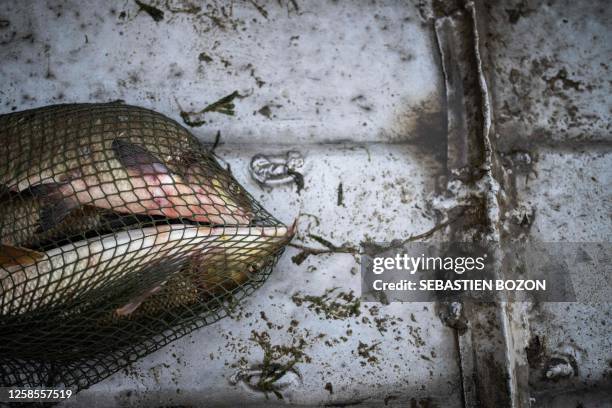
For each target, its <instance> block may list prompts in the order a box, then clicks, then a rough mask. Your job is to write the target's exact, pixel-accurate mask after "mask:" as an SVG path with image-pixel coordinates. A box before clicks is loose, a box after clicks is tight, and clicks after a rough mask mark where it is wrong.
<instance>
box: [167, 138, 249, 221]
mask: <svg viewBox="0 0 612 408" xmlns="http://www.w3.org/2000/svg"><path fill="white" fill-rule="evenodd" d="M171 167H173V168H174V170H175V171H176V173H177V174H179V175H180V176H181V177H182V179H183V180H184V182H185V183H186V185H187V187H188V188H189V189H190V190H191V191H193V192H194V193H195V196H196V199H197V201H198V202H199V203H202V204H203V205H204V207H205V209H206V210H207V211H206V213H207V215H208V217H209V218H210V221H211V222H212V223H213V224H217V225H249V224H251V222H252V221H253V219H254V218H255V212H256V210H257V209H256V208H255V204H253V203H254V200H253V198H252V197H251V196H250V194H249V193H248V192H247V191H246V190H245V189H244V187H242V186H241V185H240V184H239V183H238V182H237V181H236V179H235V178H234V176H233V175H232V173H231V172H230V171H229V170H228V169H225V168H223V167H221V166H220V165H219V163H218V162H217V161H216V160H215V158H214V157H213V156H212V154H211V153H209V152H207V151H203V150H202V151H197V152H193V151H192V152H188V153H185V154H183V155H181V157H179V158H178V159H174V160H172V165H171Z"/></svg>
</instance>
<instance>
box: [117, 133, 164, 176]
mask: <svg viewBox="0 0 612 408" xmlns="http://www.w3.org/2000/svg"><path fill="white" fill-rule="evenodd" d="M112 148H113V151H114V152H115V155H116V156H117V159H118V160H119V162H120V163H121V164H122V165H123V166H125V168H127V169H128V171H131V172H134V173H136V174H138V175H143V174H163V173H170V170H169V169H168V167H166V165H165V164H164V163H163V162H162V161H161V160H160V159H158V158H157V157H155V155H154V154H152V153H151V152H149V151H148V150H147V149H145V148H144V147H142V146H138V145H135V144H133V143H130V142H128V141H126V140H122V139H114V140H113V143H112Z"/></svg>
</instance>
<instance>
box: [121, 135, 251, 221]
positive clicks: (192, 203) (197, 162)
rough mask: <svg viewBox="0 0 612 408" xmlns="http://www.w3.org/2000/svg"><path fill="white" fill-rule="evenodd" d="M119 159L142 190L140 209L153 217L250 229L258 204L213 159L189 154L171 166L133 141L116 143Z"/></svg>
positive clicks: (203, 153) (175, 157)
mask: <svg viewBox="0 0 612 408" xmlns="http://www.w3.org/2000/svg"><path fill="white" fill-rule="evenodd" d="M113 150H114V151H115V157H116V158H117V159H118V160H119V162H120V163H121V165H122V166H123V167H124V168H125V169H126V170H127V173H128V175H129V177H130V179H131V180H130V183H131V184H132V185H134V186H138V188H137V189H135V190H136V191H135V192H136V195H137V196H138V199H139V201H138V203H135V204H137V205H139V206H141V207H144V208H145V209H146V212H148V213H151V214H162V215H165V216H167V217H170V218H179V217H182V218H187V219H190V220H193V221H198V222H205V223H209V224H213V225H249V224H250V223H251V220H252V218H253V209H252V205H251V202H252V199H251V197H250V196H249V194H248V193H247V192H246V191H245V190H244V188H242V187H241V186H240V185H239V184H238V182H237V181H236V180H235V179H234V177H233V176H232V175H231V173H230V172H229V171H228V170H226V169H224V168H222V167H221V166H220V165H219V164H218V163H217V161H216V160H215V159H214V157H213V156H212V154H211V153H209V152H207V151H205V150H203V149H198V150H192V151H184V152H181V153H179V154H175V155H169V156H168V157H165V160H162V159H161V158H159V157H157V156H155V155H154V154H153V153H151V152H150V151H149V150H148V149H146V148H145V147H143V146H140V145H136V144H134V143H131V142H130V141H126V140H122V139H115V140H114V141H113Z"/></svg>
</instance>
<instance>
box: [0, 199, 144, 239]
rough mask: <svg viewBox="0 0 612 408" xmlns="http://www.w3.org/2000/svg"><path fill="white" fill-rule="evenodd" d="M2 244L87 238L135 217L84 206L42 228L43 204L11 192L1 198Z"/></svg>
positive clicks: (0, 231)
mask: <svg viewBox="0 0 612 408" xmlns="http://www.w3.org/2000/svg"><path fill="white" fill-rule="evenodd" d="M0 206H1V208H2V211H0V244H3V245H7V246H14V247H26V248H32V249H36V248H38V247H41V246H45V245H49V244H50V243H54V242H63V241H65V240H67V239H68V240H79V239H84V238H85V234H86V233H89V232H93V231H96V232H97V231H107V232H110V231H111V230H115V229H118V228H120V227H124V226H127V225H128V224H129V223H130V222H133V220H130V219H129V218H128V217H119V216H117V215H115V214H114V213H112V212H111V211H105V210H100V209H97V208H95V207H89V206H84V207H82V208H80V209H78V210H77V211H74V212H73V213H72V214H71V215H70V216H68V217H66V218H65V219H64V220H62V221H61V222H60V223H58V224H57V225H55V226H54V227H53V228H50V229H48V230H46V231H41V230H40V229H39V222H40V212H41V209H42V206H43V204H42V203H41V200H40V199H38V198H37V197H34V196H32V195H27V194H22V195H19V194H8V195H7V197H6V198H5V199H3V200H1V201H0Z"/></svg>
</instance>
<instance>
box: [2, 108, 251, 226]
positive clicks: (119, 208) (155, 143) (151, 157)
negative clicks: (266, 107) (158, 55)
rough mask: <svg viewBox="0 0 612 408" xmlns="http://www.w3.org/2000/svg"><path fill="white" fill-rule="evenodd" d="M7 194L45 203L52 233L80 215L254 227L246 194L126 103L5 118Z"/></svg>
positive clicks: (189, 138) (158, 119) (198, 151)
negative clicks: (105, 213) (100, 212)
mask: <svg viewBox="0 0 612 408" xmlns="http://www.w3.org/2000/svg"><path fill="white" fill-rule="evenodd" d="M0 185H1V186H3V189H5V190H9V191H12V192H17V193H20V192H26V191H27V192H28V193H30V194H33V195H35V196H37V197H40V198H41V200H42V201H43V203H44V205H43V206H42V208H41V215H40V227H41V229H42V230H48V229H51V228H53V227H54V226H56V225H57V224H59V223H60V222H61V221H62V220H63V219H65V218H66V217H67V216H68V215H70V214H71V213H72V212H73V211H75V210H77V209H79V208H82V207H83V206H91V207H97V208H101V209H107V210H112V211H115V212H119V213H130V214H146V215H161V216H165V217H168V218H185V219H188V220H191V221H196V222H202V223H209V224H214V225H249V224H250V223H251V220H252V218H253V216H254V215H253V209H252V208H251V204H250V200H248V199H245V198H244V197H248V193H246V191H244V189H243V188H242V187H241V186H240V185H239V184H238V183H237V182H236V181H235V180H234V178H233V176H232V175H231V173H230V172H229V171H228V170H226V169H223V168H222V167H221V166H220V165H219V164H218V163H217V161H216V160H215V158H214V157H213V155H212V153H211V152H208V151H206V150H205V149H203V148H202V146H201V145H200V143H199V142H198V140H197V139H196V138H195V137H194V136H193V135H191V133H189V131H187V130H186V129H185V128H183V127H182V126H181V125H179V124H178V123H177V122H175V121H173V120H172V119H169V118H167V117H165V116H164V115H161V114H159V113H156V112H154V111H151V110H148V109H144V108H140V107H136V106H130V105H122V104H116V103H111V104H65V105H54V106H48V107H43V108H37V109H31V110H26V111H22V112H14V113H10V114H5V115H0Z"/></svg>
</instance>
